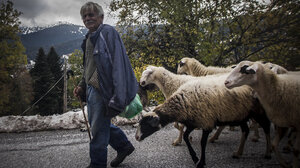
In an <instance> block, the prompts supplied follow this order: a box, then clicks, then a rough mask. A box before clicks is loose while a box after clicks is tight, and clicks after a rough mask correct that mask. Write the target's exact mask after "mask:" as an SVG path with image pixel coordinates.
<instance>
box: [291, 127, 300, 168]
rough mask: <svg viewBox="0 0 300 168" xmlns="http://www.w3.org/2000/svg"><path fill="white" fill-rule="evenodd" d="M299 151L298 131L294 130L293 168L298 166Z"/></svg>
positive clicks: (299, 134) (299, 138) (299, 132)
mask: <svg viewBox="0 0 300 168" xmlns="http://www.w3.org/2000/svg"><path fill="white" fill-rule="evenodd" d="M299 152H300V131H298V130H297V132H296V142H295V144H294V150H293V157H294V158H293V159H294V161H293V168H299V163H298V158H299Z"/></svg>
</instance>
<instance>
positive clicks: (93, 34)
mask: <svg viewBox="0 0 300 168" xmlns="http://www.w3.org/2000/svg"><path fill="white" fill-rule="evenodd" d="M103 27H104V24H100V26H99V27H98V29H97V30H96V31H95V32H91V33H90V32H88V33H87V34H86V35H85V39H87V38H88V37H89V35H90V39H91V42H92V43H93V45H94V46H95V44H96V41H97V39H98V37H99V34H100V32H101V30H102V29H103Z"/></svg>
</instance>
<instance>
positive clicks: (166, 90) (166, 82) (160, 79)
mask: <svg viewBox="0 0 300 168" xmlns="http://www.w3.org/2000/svg"><path fill="white" fill-rule="evenodd" d="M194 79H197V78H196V77H192V76H186V75H176V74H173V73H171V72H170V71H168V70H166V69H165V68H163V67H155V66H148V67H147V68H146V70H145V71H144V72H143V73H142V76H141V78H140V84H141V86H143V87H146V86H148V85H149V84H155V85H156V86H157V87H158V88H159V89H160V90H161V91H162V93H163V95H164V97H165V98H168V97H170V96H171V95H172V94H173V93H174V92H175V91H176V90H177V89H178V88H179V87H180V86H181V85H182V84H184V83H186V82H188V81H190V80H194ZM174 127H175V128H177V129H178V130H179V132H180V134H179V136H178V138H177V139H176V140H174V141H173V143H172V145H174V146H176V145H178V144H180V143H181V142H182V136H183V129H184V126H182V125H180V124H178V123H175V124H174Z"/></svg>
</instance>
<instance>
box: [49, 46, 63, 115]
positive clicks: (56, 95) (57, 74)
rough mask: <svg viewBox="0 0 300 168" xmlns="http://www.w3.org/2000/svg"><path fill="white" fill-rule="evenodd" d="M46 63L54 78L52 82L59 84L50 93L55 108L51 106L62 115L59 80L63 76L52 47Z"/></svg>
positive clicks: (60, 65)
mask: <svg viewBox="0 0 300 168" xmlns="http://www.w3.org/2000/svg"><path fill="white" fill-rule="evenodd" d="M47 63H48V65H49V67H50V71H51V73H52V75H53V76H54V80H55V81H58V80H60V82H59V83H58V84H57V85H56V87H55V88H53V90H52V91H51V93H50V96H51V97H52V98H53V99H54V100H53V101H55V106H53V108H54V110H55V112H56V113H58V114H62V113H63V87H64V81H63V80H61V78H62V76H63V70H62V61H61V59H60V57H59V55H58V54H57V53H56V51H55V49H54V47H51V48H50V51H49V53H48V55H47Z"/></svg>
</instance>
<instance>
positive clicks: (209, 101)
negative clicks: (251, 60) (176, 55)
mask: <svg viewBox="0 0 300 168" xmlns="http://www.w3.org/2000/svg"><path fill="white" fill-rule="evenodd" d="M226 77H227V74H225V75H218V76H214V77H211V76H210V77H198V78H201V80H200V79H199V80H192V81H190V82H187V83H185V84H183V85H182V86H181V87H180V88H178V90H177V91H176V92H175V93H174V94H172V96H171V97H169V98H168V99H167V100H166V101H165V102H164V103H163V104H161V105H159V106H157V107H156V108H155V109H154V110H153V112H154V113H149V114H147V115H145V116H143V118H142V119H141V120H140V122H139V126H138V129H137V132H136V139H137V140H138V141H141V140H143V139H144V138H146V137H147V136H149V135H151V134H153V133H154V132H156V131H158V130H159V129H160V128H161V127H164V126H165V125H167V124H169V123H171V122H179V123H183V124H184V125H185V126H186V127H187V129H186V131H185V133H184V141H185V142H186V144H187V146H188V149H189V152H190V155H191V156H192V159H193V161H194V163H195V164H197V162H198V161H199V159H198V158H197V156H196V153H195V151H194V150H193V148H192V146H191V144H190V142H189V138H188V137H189V134H190V133H191V132H192V131H193V130H194V129H195V128H202V129H203V134H202V139H201V151H202V152H201V160H200V162H199V163H198V166H197V167H203V166H204V164H205V148H206V143H207V138H208V135H209V133H210V132H211V130H212V129H214V128H215V126H220V125H239V126H241V128H242V131H243V136H242V140H241V142H242V143H241V144H240V146H239V149H238V151H237V152H235V153H234V155H235V156H240V155H241V154H242V153H243V146H244V143H245V140H246V138H247V135H248V133H249V129H248V125H247V121H248V119H249V118H250V117H252V116H253V117H255V116H259V114H255V115H254V113H257V112H258V110H257V109H255V108H257V107H259V105H260V104H259V102H258V101H257V99H255V98H253V96H252V94H251V93H252V89H250V88H249V87H240V88H235V89H233V90H228V89H227V88H225V86H224V84H222V83H223V82H224V81H225V78H226ZM262 110H263V109H262ZM260 114H262V115H264V113H260ZM258 118H259V119H262V118H263V116H259V117H258ZM268 121H269V120H268V119H267V117H266V116H265V120H264V121H263V120H257V122H259V123H260V124H261V123H267V122H268ZM262 125H264V124H262ZM267 127H270V124H267V125H266V127H263V128H264V130H266V132H267V130H268V129H269V128H267ZM266 137H269V134H268V135H266ZM267 139H268V138H267ZM269 139H270V138H269ZM268 142H269V140H268ZM265 156H266V157H270V148H269V144H267V150H266V154H265Z"/></svg>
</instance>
